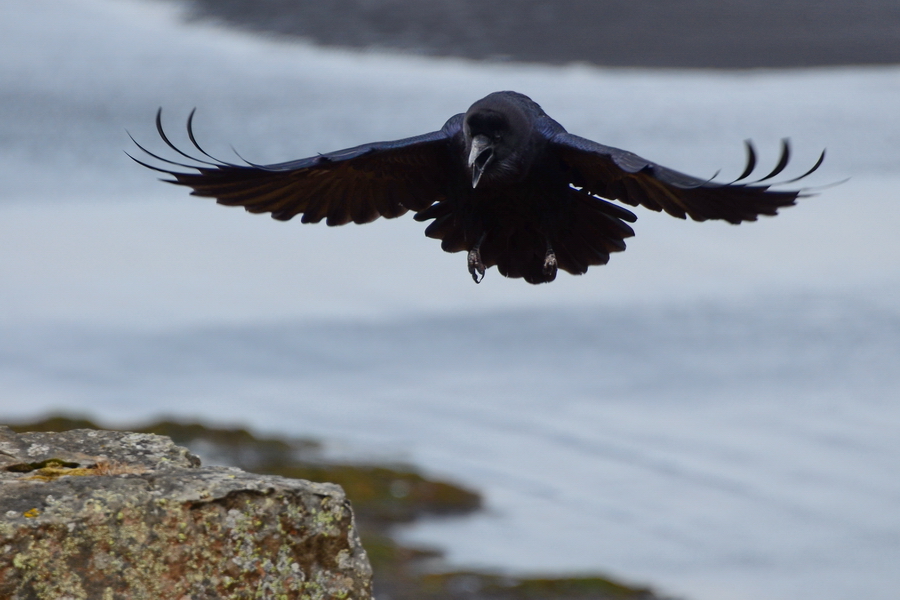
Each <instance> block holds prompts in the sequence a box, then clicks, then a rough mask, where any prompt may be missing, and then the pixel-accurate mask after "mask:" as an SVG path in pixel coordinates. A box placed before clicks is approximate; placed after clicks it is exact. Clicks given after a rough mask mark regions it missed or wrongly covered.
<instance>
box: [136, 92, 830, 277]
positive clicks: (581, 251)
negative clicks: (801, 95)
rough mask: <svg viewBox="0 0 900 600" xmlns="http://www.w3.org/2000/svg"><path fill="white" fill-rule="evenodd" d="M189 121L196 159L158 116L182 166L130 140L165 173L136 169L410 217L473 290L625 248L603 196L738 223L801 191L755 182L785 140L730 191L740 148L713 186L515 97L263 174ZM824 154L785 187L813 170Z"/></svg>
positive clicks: (267, 197)
mask: <svg viewBox="0 0 900 600" xmlns="http://www.w3.org/2000/svg"><path fill="white" fill-rule="evenodd" d="M193 116H194V113H193V112H192V113H191V116H190V117H189V118H188V123H187V127H188V136H189V138H190V140H191V142H192V143H193V145H194V146H195V148H196V150H197V151H198V152H200V153H201V154H202V158H197V157H194V156H191V155H189V154H187V153H185V152H183V151H182V150H180V149H179V148H177V147H176V146H175V145H174V144H172V142H171V141H170V140H169V138H168V137H167V136H166V134H165V132H164V131H163V128H162V123H161V115H160V113H157V116H156V126H157V130H158V131H159V135H160V136H161V137H162V139H163V141H164V142H165V143H166V144H167V145H168V146H170V147H171V148H172V149H173V150H174V151H175V152H177V153H178V154H180V155H181V156H184V157H185V158H188V159H190V160H191V161H193V163H194V164H183V163H179V162H175V161H171V160H168V159H165V158H162V157H160V156H157V155H155V154H152V153H151V152H149V151H148V150H146V149H145V148H143V147H142V146H140V145H139V144H138V147H139V148H140V149H141V150H143V151H144V152H146V153H147V154H149V155H150V156H152V157H154V158H156V159H158V160H161V161H163V162H165V163H168V164H170V165H175V166H176V167H177V168H178V169H174V170H173V168H171V167H168V168H160V167H155V166H152V165H149V164H147V163H144V162H141V161H137V162H140V163H141V164H142V165H144V166H146V167H149V168H151V169H155V170H157V171H161V172H164V173H167V174H169V175H171V176H172V177H174V179H171V180H167V181H170V182H171V183H176V184H179V185H186V186H188V187H190V188H193V191H192V192H191V193H192V194H193V195H196V196H209V197H212V198H215V199H216V200H217V201H218V203H219V204H225V205H228V206H243V207H244V208H246V209H247V210H248V211H250V212H253V213H263V212H267V213H271V214H272V217H273V218H275V219H280V220H282V221H286V220H288V219H291V218H292V217H294V216H296V215H302V217H301V218H300V220H301V221H302V222H303V223H318V222H319V221H321V220H322V219H325V222H326V223H327V224H328V225H343V224H345V223H349V222H350V221H353V222H354V223H368V222H370V221H374V220H375V219H377V218H378V217H382V216H383V217H385V218H388V219H391V218H394V217H399V216H400V215H402V214H404V213H405V212H406V211H408V210H413V211H416V214H415V217H414V218H415V219H416V220H417V221H427V220H429V219H433V221H432V222H431V224H429V225H428V227H427V228H426V229H425V235H427V236H428V237H431V238H435V239H439V240H441V248H443V249H444V250H445V251H447V252H460V251H466V252H467V253H468V267H469V272H470V273H471V275H472V278H473V279H474V280H475V282H476V283H478V282H479V281H481V278H482V277H483V276H484V272H485V269H487V268H488V267H491V266H494V265H496V266H497V269H498V270H499V271H500V273H501V274H502V275H504V276H506V277H522V278H524V279H525V281H527V282H529V283H546V282H549V281H553V279H554V278H555V277H556V271H557V269H558V268H559V269H563V270H564V271H568V272H569V273H572V274H574V275H580V274H582V273H585V272H586V271H587V270H588V267H589V266H590V265H603V264H606V262H607V261H609V254H610V252H620V251H622V250H624V249H625V242H624V239H625V238H627V237H631V236H632V235H634V231H633V230H632V229H631V227H630V226H629V225H628V223H633V222H634V221H636V220H637V217H636V216H635V215H634V214H633V213H632V212H631V211H628V210H626V209H624V208H622V207H620V206H617V205H615V204H612V203H610V202H607V201H606V200H603V199H602V198H608V199H611V200H619V201H620V202H624V203H626V204H629V205H631V206H637V205H638V204H640V205H642V206H644V207H646V208H649V209H650V210H655V211H660V210H664V211H666V212H667V213H669V214H670V215H672V216H675V217H678V218H681V219H684V218H685V217H686V216H690V217H691V218H692V219H694V220H696V221H705V220H706V219H722V220H725V221H728V222H729V223H734V224H738V223H741V222H743V221H755V220H756V217H757V215H774V214H776V213H777V210H778V209H779V208H781V207H783V206H789V205H792V204H794V200H795V199H796V198H797V197H798V196H801V195H802V194H801V191H800V190H797V191H773V190H771V189H769V188H770V186H771V184H768V183H762V182H765V181H768V180H770V179H771V178H772V177H774V176H776V175H777V174H779V173H780V172H781V171H782V170H783V169H784V168H785V166H786V165H787V162H788V156H789V151H788V145H787V142H786V141H784V142H783V146H782V154H781V159H780V160H779V162H778V164H777V166H776V167H775V169H774V170H773V171H772V172H771V173H769V174H768V175H767V176H766V177H764V178H762V179H760V180H758V181H756V182H754V183H750V184H747V183H742V182H743V181H744V180H745V179H746V178H747V177H748V176H749V175H750V173H751V172H752V171H753V169H754V167H755V164H756V156H755V153H754V151H753V147H752V146H751V145H750V143H749V142H747V150H748V158H747V165H746V168H745V169H744V172H743V174H742V175H741V176H740V177H739V178H738V179H737V180H735V181H734V182H731V183H729V184H722V183H717V182H713V181H710V180H704V179H698V178H696V177H691V176H690V175H685V174H683V173H679V172H677V171H673V170H671V169H667V168H666V167H663V166H660V165H657V164H655V163H652V162H650V161H648V160H646V159H643V158H641V157H639V156H637V155H635V154H633V153H631V152H627V151H625V150H619V149H617V148H612V147H609V146H604V145H602V144H598V143H596V142H592V141H590V140H587V139H585V138H581V137H578V136H576V135H572V134H570V133H568V132H567V131H566V130H565V129H564V128H563V127H562V125H560V124H559V123H557V122H556V121H554V120H553V119H551V118H550V117H549V116H547V114H546V113H544V111H543V110H542V109H541V107H540V106H538V105H537V103H535V102H534V101H533V100H531V99H530V98H528V97H527V96H525V95H523V94H519V93H517V92H495V93H493V94H490V95H488V96H486V97H485V98H482V99H481V100H479V101H477V102H476V103H475V104H473V105H472V106H471V107H470V108H469V110H468V111H466V113H465V114H458V115H455V116H453V117H451V118H450V119H449V120H448V121H447V122H446V123H445V124H444V126H443V127H442V128H441V129H440V130H439V131H435V132H432V133H426V134H424V135H420V136H416V137H411V138H406V139H403V140H397V141H394V142H376V143H372V144H363V145H362V146H357V147H355V148H349V149H347V150H338V151H337V152H330V153H328V154H320V155H318V156H313V157H310V158H304V159H301V160H295V161H291V162H285V163H278V164H272V165H256V164H252V163H249V162H247V163H246V164H231V163H226V162H222V161H220V160H218V159H215V158H214V157H212V156H210V155H209V154H207V153H206V152H205V151H204V150H203V149H202V148H201V147H200V146H199V144H197V141H196V139H195V138H194V133H193V129H192V127H191V123H192V120H193ZM132 139H133V138H132ZM135 143H136V144H137V142H135ZM824 156H825V153H824V152H823V153H822V155H821V156H820V157H819V160H818V161H817V162H816V164H815V165H814V166H813V167H812V169H810V170H809V171H808V172H807V173H805V174H804V175H802V176H801V177H797V178H796V179H793V180H791V181H796V180H797V179H801V178H802V177H805V176H806V175H809V174H810V173H812V172H813V171H815V170H816V169H817V168H818V167H819V165H820V164H821V163H822V160H823V159H824ZM132 158H133V157H132ZM135 160H137V159H135ZM181 169H193V170H195V171H196V172H183V171H182V170H181Z"/></svg>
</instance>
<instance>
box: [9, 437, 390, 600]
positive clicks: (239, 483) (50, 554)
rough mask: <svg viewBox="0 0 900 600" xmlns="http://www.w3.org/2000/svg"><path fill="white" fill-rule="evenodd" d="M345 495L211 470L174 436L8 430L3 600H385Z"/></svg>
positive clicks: (329, 487)
mask: <svg viewBox="0 0 900 600" xmlns="http://www.w3.org/2000/svg"><path fill="white" fill-rule="evenodd" d="M371 578H372V569H371V567H370V565H369V561H368V558H367V557H366V554H365V551H364V550H363V548H362V546H361V545H360V542H359V538H358V536H357V532H356V528H355V524H354V519H353V512H352V510H351V508H350V504H349V502H348V500H347V498H346V496H345V495H344V492H343V491H342V490H341V488H340V487H338V486H336V485H333V484H328V483H312V482H309V481H304V480H300V479H287V478H283V477H274V476H261V475H254V474H250V473H246V472H244V471H241V470H239V469H234V468H228V467H201V466H200V460H199V459H198V458H197V457H196V456H193V455H192V454H190V453H189V452H188V451H187V450H186V449H185V448H181V447H179V446H176V445H175V444H174V443H173V442H172V441H171V440H170V439H169V438H166V437H163V436H157V435H151V434H138V433H124V432H113V431H98V430H89V429H81V430H74V431H68V432H65V433H23V434H15V433H14V432H12V430H10V429H9V428H7V427H0V598H8V599H11V600H26V599H28V600H44V599H47V600H50V599H52V600H61V599H65V600H76V599H77V600H82V599H83V600H95V599H96V600H120V599H121V600H125V599H128V600H145V599H146V600H166V599H172V600H207V599H209V600H217V599H226V598H228V599H230V598H273V599H285V600H287V599H294V598H304V599H310V600H318V599H328V598H340V599H347V600H351V599H355V600H368V599H369V598H371Z"/></svg>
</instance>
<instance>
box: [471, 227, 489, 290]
mask: <svg viewBox="0 0 900 600" xmlns="http://www.w3.org/2000/svg"><path fill="white" fill-rule="evenodd" d="M484 235H485V234H482V235H481V239H480V240H478V243H477V244H475V246H473V247H472V249H471V250H469V256H468V262H469V273H470V274H471V275H472V280H473V281H474V282H475V283H481V280H482V279H484V271H485V267H484V263H483V262H482V261H481V243H482V242H483V241H484Z"/></svg>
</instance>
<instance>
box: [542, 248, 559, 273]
mask: <svg viewBox="0 0 900 600" xmlns="http://www.w3.org/2000/svg"><path fill="white" fill-rule="evenodd" d="M558 266H559V265H558V264H557V262H556V252H554V251H553V247H552V246H550V242H547V254H546V255H544V275H546V276H547V281H553V280H554V279H556V269H557V267H558Z"/></svg>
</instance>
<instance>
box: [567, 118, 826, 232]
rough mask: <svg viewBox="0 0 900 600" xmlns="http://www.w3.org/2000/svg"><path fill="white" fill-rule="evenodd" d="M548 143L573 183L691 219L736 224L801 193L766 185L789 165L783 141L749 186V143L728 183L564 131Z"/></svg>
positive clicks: (753, 156) (752, 156)
mask: <svg viewBox="0 0 900 600" xmlns="http://www.w3.org/2000/svg"><path fill="white" fill-rule="evenodd" d="M550 146H551V148H553V150H554V151H555V152H556V153H557V154H558V156H559V157H560V158H561V159H562V161H563V162H564V163H565V165H566V166H567V167H568V168H569V172H570V174H571V177H572V184H573V185H575V186H577V187H580V188H584V190H585V191H588V192H590V193H591V194H595V195H597V196H601V197H603V198H610V199H613V200H620V201H622V202H624V203H626V204H630V205H631V206H637V205H638V204H640V205H642V206H644V207H646V208H649V209H650V210H655V211H661V210H664V211H666V212H667V213H668V214H670V215H672V216H674V217H678V218H681V219H684V218H685V217H686V216H690V217H691V218H692V219H694V220H695V221H705V220H707V219H722V220H724V221H728V222H729V223H734V224H738V223H741V222H743V221H755V220H756V217H757V216H758V215H774V214H776V213H777V211H778V209H779V208H781V207H783V206H790V205H792V204H794V201H795V200H796V199H797V198H798V197H800V196H802V195H803V194H802V190H772V189H770V187H771V186H772V184H771V183H764V182H768V181H769V180H770V179H771V178H772V177H775V176H776V175H778V174H779V173H781V172H782V171H783V170H784V168H785V167H786V166H787V163H788V160H789V157H790V149H789V146H788V143H787V140H784V141H783V142H782V153H781V159H780V160H779V161H778V165H777V166H776V167H775V169H773V170H772V172H771V173H769V174H768V175H766V176H765V177H763V178H762V179H759V180H757V181H756V182H753V183H750V184H747V183H739V182H741V181H743V180H744V179H746V178H747V177H748V176H749V175H750V174H751V173H752V171H753V169H754V167H755V166H756V153H755V152H754V150H753V146H752V145H750V143H749V142H747V150H748V158H747V166H746V168H745V169H744V173H743V174H741V176H740V177H739V178H738V179H737V180H735V181H734V182H732V183H729V184H723V183H716V182H713V181H709V180H703V179H698V178H696V177H692V176H690V175H685V174H684V173H679V172H678V171H673V170H672V169H668V168H666V167H663V166H661V165H657V164H655V163H652V162H650V161H649V160H646V159H644V158H641V157H640V156H638V155H636V154H633V153H631V152H628V151H625V150H619V149H618V148H612V147H610V146H604V145H603V144H598V143H596V142H592V141H591V140H588V139H585V138H582V137H578V136H577V135H572V134H570V133H567V132H561V133H557V134H556V135H554V136H553V137H552V138H551V141H550ZM824 158H825V152H824V151H823V152H822V155H821V156H820V157H819V160H818V161H817V162H816V164H815V165H813V167H812V168H811V169H810V170H809V171H807V172H806V173H804V174H803V175H801V176H800V177H796V178H794V179H792V180H790V181H788V182H785V183H790V182H793V181H797V180H799V179H802V178H803V177H806V176H807V175H809V174H810V173H812V172H813V171H815V170H816V169H818V168H819V165H821V164H822V161H823V160H824Z"/></svg>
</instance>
